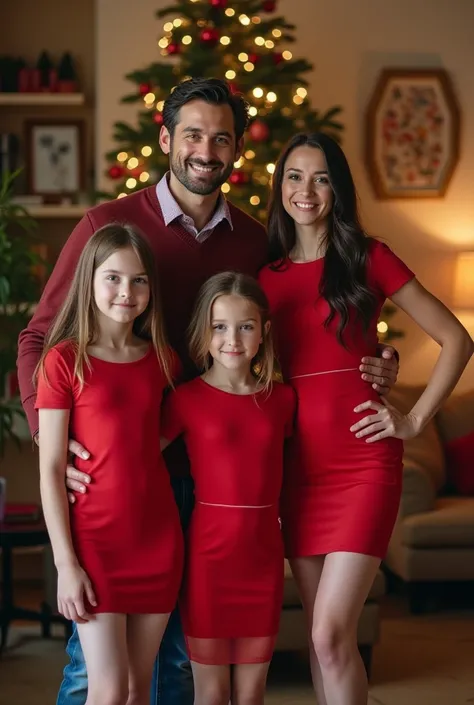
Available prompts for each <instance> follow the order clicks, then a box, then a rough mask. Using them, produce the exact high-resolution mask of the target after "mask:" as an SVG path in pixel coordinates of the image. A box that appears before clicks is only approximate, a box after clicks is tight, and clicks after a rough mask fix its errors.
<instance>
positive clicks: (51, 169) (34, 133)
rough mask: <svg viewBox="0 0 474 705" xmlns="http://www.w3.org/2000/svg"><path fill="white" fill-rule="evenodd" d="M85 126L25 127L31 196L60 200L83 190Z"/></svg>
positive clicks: (46, 124)
mask: <svg viewBox="0 0 474 705" xmlns="http://www.w3.org/2000/svg"><path fill="white" fill-rule="evenodd" d="M84 148H85V145H84V123H83V122H82V121H81V120H68V121H59V120H58V121H56V120H42V121H40V120H30V121H27V123H26V153H25V159H26V171H27V178H28V188H29V192H30V193H34V194H38V195H41V196H44V198H45V199H47V200H50V201H54V200H60V199H61V197H62V196H73V195H76V194H77V193H78V192H79V191H81V190H82V189H83V188H84V181H85V174H84Z"/></svg>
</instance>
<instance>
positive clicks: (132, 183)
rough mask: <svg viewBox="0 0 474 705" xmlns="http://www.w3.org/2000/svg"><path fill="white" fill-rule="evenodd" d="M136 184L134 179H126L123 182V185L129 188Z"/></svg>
mask: <svg viewBox="0 0 474 705" xmlns="http://www.w3.org/2000/svg"><path fill="white" fill-rule="evenodd" d="M136 185H137V180H136V179H127V180H126V182H125V186H126V187H127V188H129V189H132V188H135V186H136Z"/></svg>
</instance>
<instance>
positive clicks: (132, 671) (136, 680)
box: [127, 614, 169, 705]
mask: <svg viewBox="0 0 474 705" xmlns="http://www.w3.org/2000/svg"><path fill="white" fill-rule="evenodd" d="M168 619H169V614H130V615H128V617H127V651H128V690H129V693H128V700H127V705H149V703H150V686H151V677H152V675H153V666H154V663H155V659H156V656H157V654H158V650H159V648H160V644H161V639H162V638H163V634H164V631H165V629H166V625H167V624H168Z"/></svg>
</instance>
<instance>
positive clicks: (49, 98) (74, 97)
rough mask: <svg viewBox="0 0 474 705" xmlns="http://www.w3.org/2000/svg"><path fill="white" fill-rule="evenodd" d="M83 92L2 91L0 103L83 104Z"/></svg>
mask: <svg viewBox="0 0 474 705" xmlns="http://www.w3.org/2000/svg"><path fill="white" fill-rule="evenodd" d="M84 102H85V97H84V94H83V93H1V92H0V105H52V106H53V105H58V106H59V105H83V104H84Z"/></svg>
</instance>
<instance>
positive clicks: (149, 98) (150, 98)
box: [143, 93, 156, 105]
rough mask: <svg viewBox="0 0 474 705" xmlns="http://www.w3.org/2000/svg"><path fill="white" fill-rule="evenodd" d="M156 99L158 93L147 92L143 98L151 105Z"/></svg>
mask: <svg viewBox="0 0 474 705" xmlns="http://www.w3.org/2000/svg"><path fill="white" fill-rule="evenodd" d="M155 99H156V95H155V94H154V93H147V94H146V96H145V97H144V98H143V100H144V101H145V103H147V105H150V103H154V102H155Z"/></svg>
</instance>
